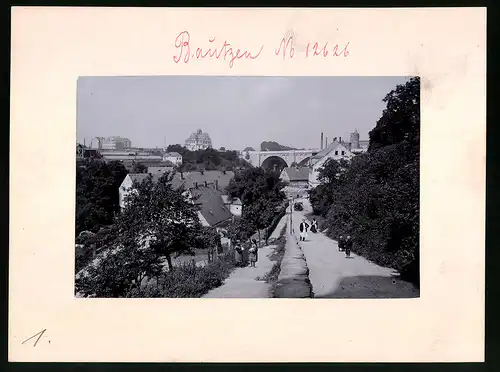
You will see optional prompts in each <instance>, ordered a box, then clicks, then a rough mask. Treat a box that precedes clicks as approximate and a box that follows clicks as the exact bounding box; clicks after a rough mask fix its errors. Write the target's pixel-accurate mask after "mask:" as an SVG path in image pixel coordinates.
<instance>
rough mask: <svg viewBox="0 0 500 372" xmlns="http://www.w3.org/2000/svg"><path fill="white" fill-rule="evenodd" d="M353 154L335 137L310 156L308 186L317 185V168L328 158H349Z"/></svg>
mask: <svg viewBox="0 0 500 372" xmlns="http://www.w3.org/2000/svg"><path fill="white" fill-rule="evenodd" d="M353 156H354V153H353V152H352V151H350V150H349V149H348V146H347V145H345V144H344V143H342V142H339V141H338V140H337V139H335V140H334V141H333V142H332V143H330V144H329V145H328V146H326V147H325V148H324V149H323V150H321V151H320V152H318V153H317V154H316V155H314V156H312V157H311V159H310V162H309V165H310V172H309V187H310V188H314V187H316V186H318V185H319V181H318V176H319V169H320V168H321V167H323V165H324V164H325V162H326V161H327V160H328V159H334V160H340V159H346V160H349V159H351V158H352V157H353Z"/></svg>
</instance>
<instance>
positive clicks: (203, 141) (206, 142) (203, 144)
mask: <svg viewBox="0 0 500 372" xmlns="http://www.w3.org/2000/svg"><path fill="white" fill-rule="evenodd" d="M185 147H186V148H187V149H188V150H190V151H197V150H205V149H208V148H211V147H212V140H211V139H210V136H209V135H208V133H204V132H202V130H201V129H198V130H197V131H196V132H194V133H191V135H190V136H189V138H188V139H187V140H186V142H185Z"/></svg>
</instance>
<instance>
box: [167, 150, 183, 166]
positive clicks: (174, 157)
mask: <svg viewBox="0 0 500 372" xmlns="http://www.w3.org/2000/svg"><path fill="white" fill-rule="evenodd" d="M163 161H169V162H171V163H172V164H173V165H181V164H182V155H181V154H179V153H178V152H167V153H166V154H165V155H163Z"/></svg>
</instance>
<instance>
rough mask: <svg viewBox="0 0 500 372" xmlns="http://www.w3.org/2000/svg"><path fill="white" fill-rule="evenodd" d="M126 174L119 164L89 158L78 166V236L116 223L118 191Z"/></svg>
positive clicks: (118, 207)
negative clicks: (86, 231) (114, 220)
mask: <svg viewBox="0 0 500 372" xmlns="http://www.w3.org/2000/svg"><path fill="white" fill-rule="evenodd" d="M127 173H128V172H127V170H126V169H125V167H124V166H123V164H122V163H120V162H110V163H108V164H106V162H105V161H103V160H101V159H95V158H89V159H85V160H84V162H83V164H82V165H80V166H78V165H77V168H76V214H75V224H76V234H79V233H80V232H81V231H84V230H89V231H93V232H96V231H98V230H99V228H100V227H102V226H106V225H109V224H111V223H112V222H113V218H114V215H115V214H116V213H118V212H119V210H120V205H119V194H118V189H119V187H120V185H121V183H122V182H123V179H124V178H125V176H126V175H127Z"/></svg>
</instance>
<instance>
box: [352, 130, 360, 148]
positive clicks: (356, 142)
mask: <svg viewBox="0 0 500 372" xmlns="http://www.w3.org/2000/svg"><path fill="white" fill-rule="evenodd" d="M351 147H352V148H353V149H359V133H358V130H357V129H355V130H354V132H353V133H351Z"/></svg>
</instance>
